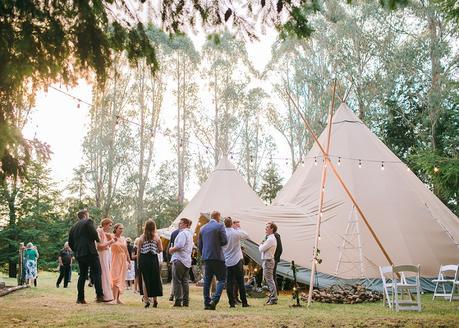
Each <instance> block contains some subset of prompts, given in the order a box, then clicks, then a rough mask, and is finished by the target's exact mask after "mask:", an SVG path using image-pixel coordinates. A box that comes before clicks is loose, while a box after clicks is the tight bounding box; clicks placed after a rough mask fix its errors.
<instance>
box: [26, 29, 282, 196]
mask: <svg viewBox="0 0 459 328" xmlns="http://www.w3.org/2000/svg"><path fill="white" fill-rule="evenodd" d="M276 37H277V35H276V33H274V32H273V31H271V32H268V33H266V34H264V35H260V39H259V41H255V42H250V43H247V51H248V55H249V59H250V60H251V61H252V63H253V65H254V67H255V68H256V69H258V70H259V71H262V70H263V69H264V67H265V66H266V65H267V64H268V62H269V60H270V59H271V46H272V44H273V43H274V42H275V40H276ZM191 38H192V39H193V42H194V43H195V45H196V47H197V48H200V47H201V46H202V44H203V43H204V42H205V40H206V38H205V36H204V35H203V34H201V35H198V36H191ZM53 87H55V88H57V89H60V90H63V91H65V92H67V93H69V94H71V95H73V96H75V97H78V98H80V99H82V100H84V101H85V102H87V103H91V102H92V95H91V91H92V88H91V86H90V85H88V84H87V83H86V82H85V81H84V80H81V81H80V83H79V84H78V86H77V87H75V88H66V87H65V86H61V85H53ZM168 101H169V102H170V103H171V104H173V101H174V99H169V100H168ZM166 103H167V101H166ZM165 106H167V104H165ZM88 113H89V106H88V105H87V104H85V103H80V104H79V105H78V102H77V101H76V100H75V99H72V98H71V97H69V96H67V95H64V94H63V93H61V92H59V91H56V90H54V89H52V88H49V89H48V91H47V92H44V91H43V92H40V93H39V94H38V96H37V101H36V106H35V108H34V109H33V111H32V114H31V116H30V119H29V121H28V124H27V125H26V127H25V128H24V131H23V132H24V135H25V137H26V138H33V137H37V138H38V139H39V140H41V141H42V142H46V143H48V144H49V145H50V147H51V151H52V152H53V153H52V155H51V161H50V163H49V166H50V168H51V174H52V177H53V178H54V180H56V181H57V182H58V183H59V185H60V187H61V188H64V187H65V185H66V184H67V183H68V182H69V181H70V179H71V177H72V173H73V169H74V168H76V167H78V165H80V164H81V163H82V162H83V154H82V142H83V139H84V136H85V134H86V132H87V126H88V123H89V116H88ZM163 113H164V111H163ZM173 114H175V113H173V111H170V114H167V113H166V114H165V115H163V118H162V121H166V122H163V123H166V125H167V123H168V122H167V121H168V120H170V119H173V117H172V116H170V115H173ZM168 115H169V117H168ZM273 133H275V132H273ZM162 138H164V137H160V138H159V139H158V140H157V142H156V144H157V147H159V148H161V147H163V148H165V149H167V151H161V149H157V150H158V151H157V153H158V154H169V153H170V151H169V149H170V148H169V147H170V145H169V144H168V141H167V140H166V141H167V142H164V141H165V140H162ZM275 139H276V141H277V140H279V141H277V144H278V145H277V146H278V149H279V154H278V155H277V156H276V157H289V156H288V154H289V153H288V149H287V145H283V143H282V140H280V138H279V136H277V137H276V136H275ZM165 149H163V150H165ZM166 159H169V158H167V157H166V156H164V157H163V158H161V157H159V158H158V157H157V162H161V161H163V160H166ZM281 164H282V163H281ZM280 166H281V171H282V172H281V174H282V175H283V176H284V182H286V180H287V179H288V178H289V175H290V170H289V167H288V166H286V165H285V163H283V165H280ZM282 166H284V168H282ZM198 189H199V186H198V185H197V184H196V182H195V180H194V179H191V181H190V184H189V186H188V188H187V190H186V198H187V199H190V198H191V197H192V196H193V195H194V193H196V192H197V191H198Z"/></svg>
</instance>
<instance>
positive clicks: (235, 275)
mask: <svg viewBox="0 0 459 328" xmlns="http://www.w3.org/2000/svg"><path fill="white" fill-rule="evenodd" d="M224 222H225V227H226V229H225V231H226V236H227V238H228V244H226V246H225V247H223V253H224V255H225V265H226V276H227V279H226V293H227V294H228V301H229V304H230V307H232V308H234V307H235V306H236V295H235V288H234V287H235V286H234V283H236V284H237V287H238V289H239V293H240V295H241V301H242V306H243V307H248V306H249V304H248V303H247V296H246V293H245V287H244V266H243V261H242V259H243V255H242V249H241V239H249V235H248V234H247V233H246V232H245V231H243V230H241V229H240V225H239V221H237V220H234V221H233V220H232V219H231V218H230V217H227V218H225V221H224Z"/></svg>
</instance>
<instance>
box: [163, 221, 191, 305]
mask: <svg viewBox="0 0 459 328" xmlns="http://www.w3.org/2000/svg"><path fill="white" fill-rule="evenodd" d="M190 227H191V220H188V219H187V218H182V219H180V223H179V229H180V232H179V234H178V235H177V237H176V238H175V242H174V246H173V247H171V248H169V253H170V254H172V257H171V263H172V280H173V289H174V298H175V302H174V306H175V307H180V306H186V307H187V306H188V305H189V302H190V297H189V295H190V289H189V285H188V278H189V275H190V274H189V270H190V268H191V252H192V251H193V246H194V244H193V235H192V233H191V231H190Z"/></svg>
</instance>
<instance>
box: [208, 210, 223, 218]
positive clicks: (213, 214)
mask: <svg viewBox="0 0 459 328" xmlns="http://www.w3.org/2000/svg"><path fill="white" fill-rule="evenodd" d="M219 216H221V214H220V212H219V211H212V213H211V214H210V218H211V219H214V220H215V219H216V218H217V217H219Z"/></svg>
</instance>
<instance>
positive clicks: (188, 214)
mask: <svg viewBox="0 0 459 328" xmlns="http://www.w3.org/2000/svg"><path fill="white" fill-rule="evenodd" d="M260 206H264V205H263V202H262V201H261V199H260V198H259V197H258V195H257V194H256V193H255V192H254V191H253V190H252V188H250V186H249V185H248V184H247V183H246V182H245V181H244V179H243V178H242V176H241V175H240V174H239V172H238V171H237V170H236V168H235V167H234V165H233V164H232V163H231V162H230V161H229V160H228V158H227V157H223V158H222V159H221V160H220V161H219V162H218V165H217V166H216V167H215V170H214V171H213V172H212V173H211V174H210V176H209V178H208V179H207V181H206V182H205V183H204V184H203V185H202V186H201V188H200V189H199V191H198V192H197V194H196V195H195V196H194V197H193V198H192V199H191V200H190V202H189V203H188V204H187V205H186V207H185V208H184V209H183V211H182V212H181V213H180V214H179V215H178V216H177V218H176V219H175V220H174V222H173V223H172V225H171V227H170V228H168V229H167V230H168V231H172V230H174V229H176V228H177V227H178V223H179V221H180V219H181V218H183V217H185V218H188V219H190V220H192V221H193V225H192V231H195V229H196V226H197V224H198V221H199V219H200V217H202V216H203V215H208V214H210V213H211V212H212V211H213V210H217V211H219V212H220V213H221V214H222V217H225V216H232V215H234V213H235V212H236V211H238V210H240V209H241V208H250V207H260ZM163 235H165V236H166V237H167V235H166V230H163Z"/></svg>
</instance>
